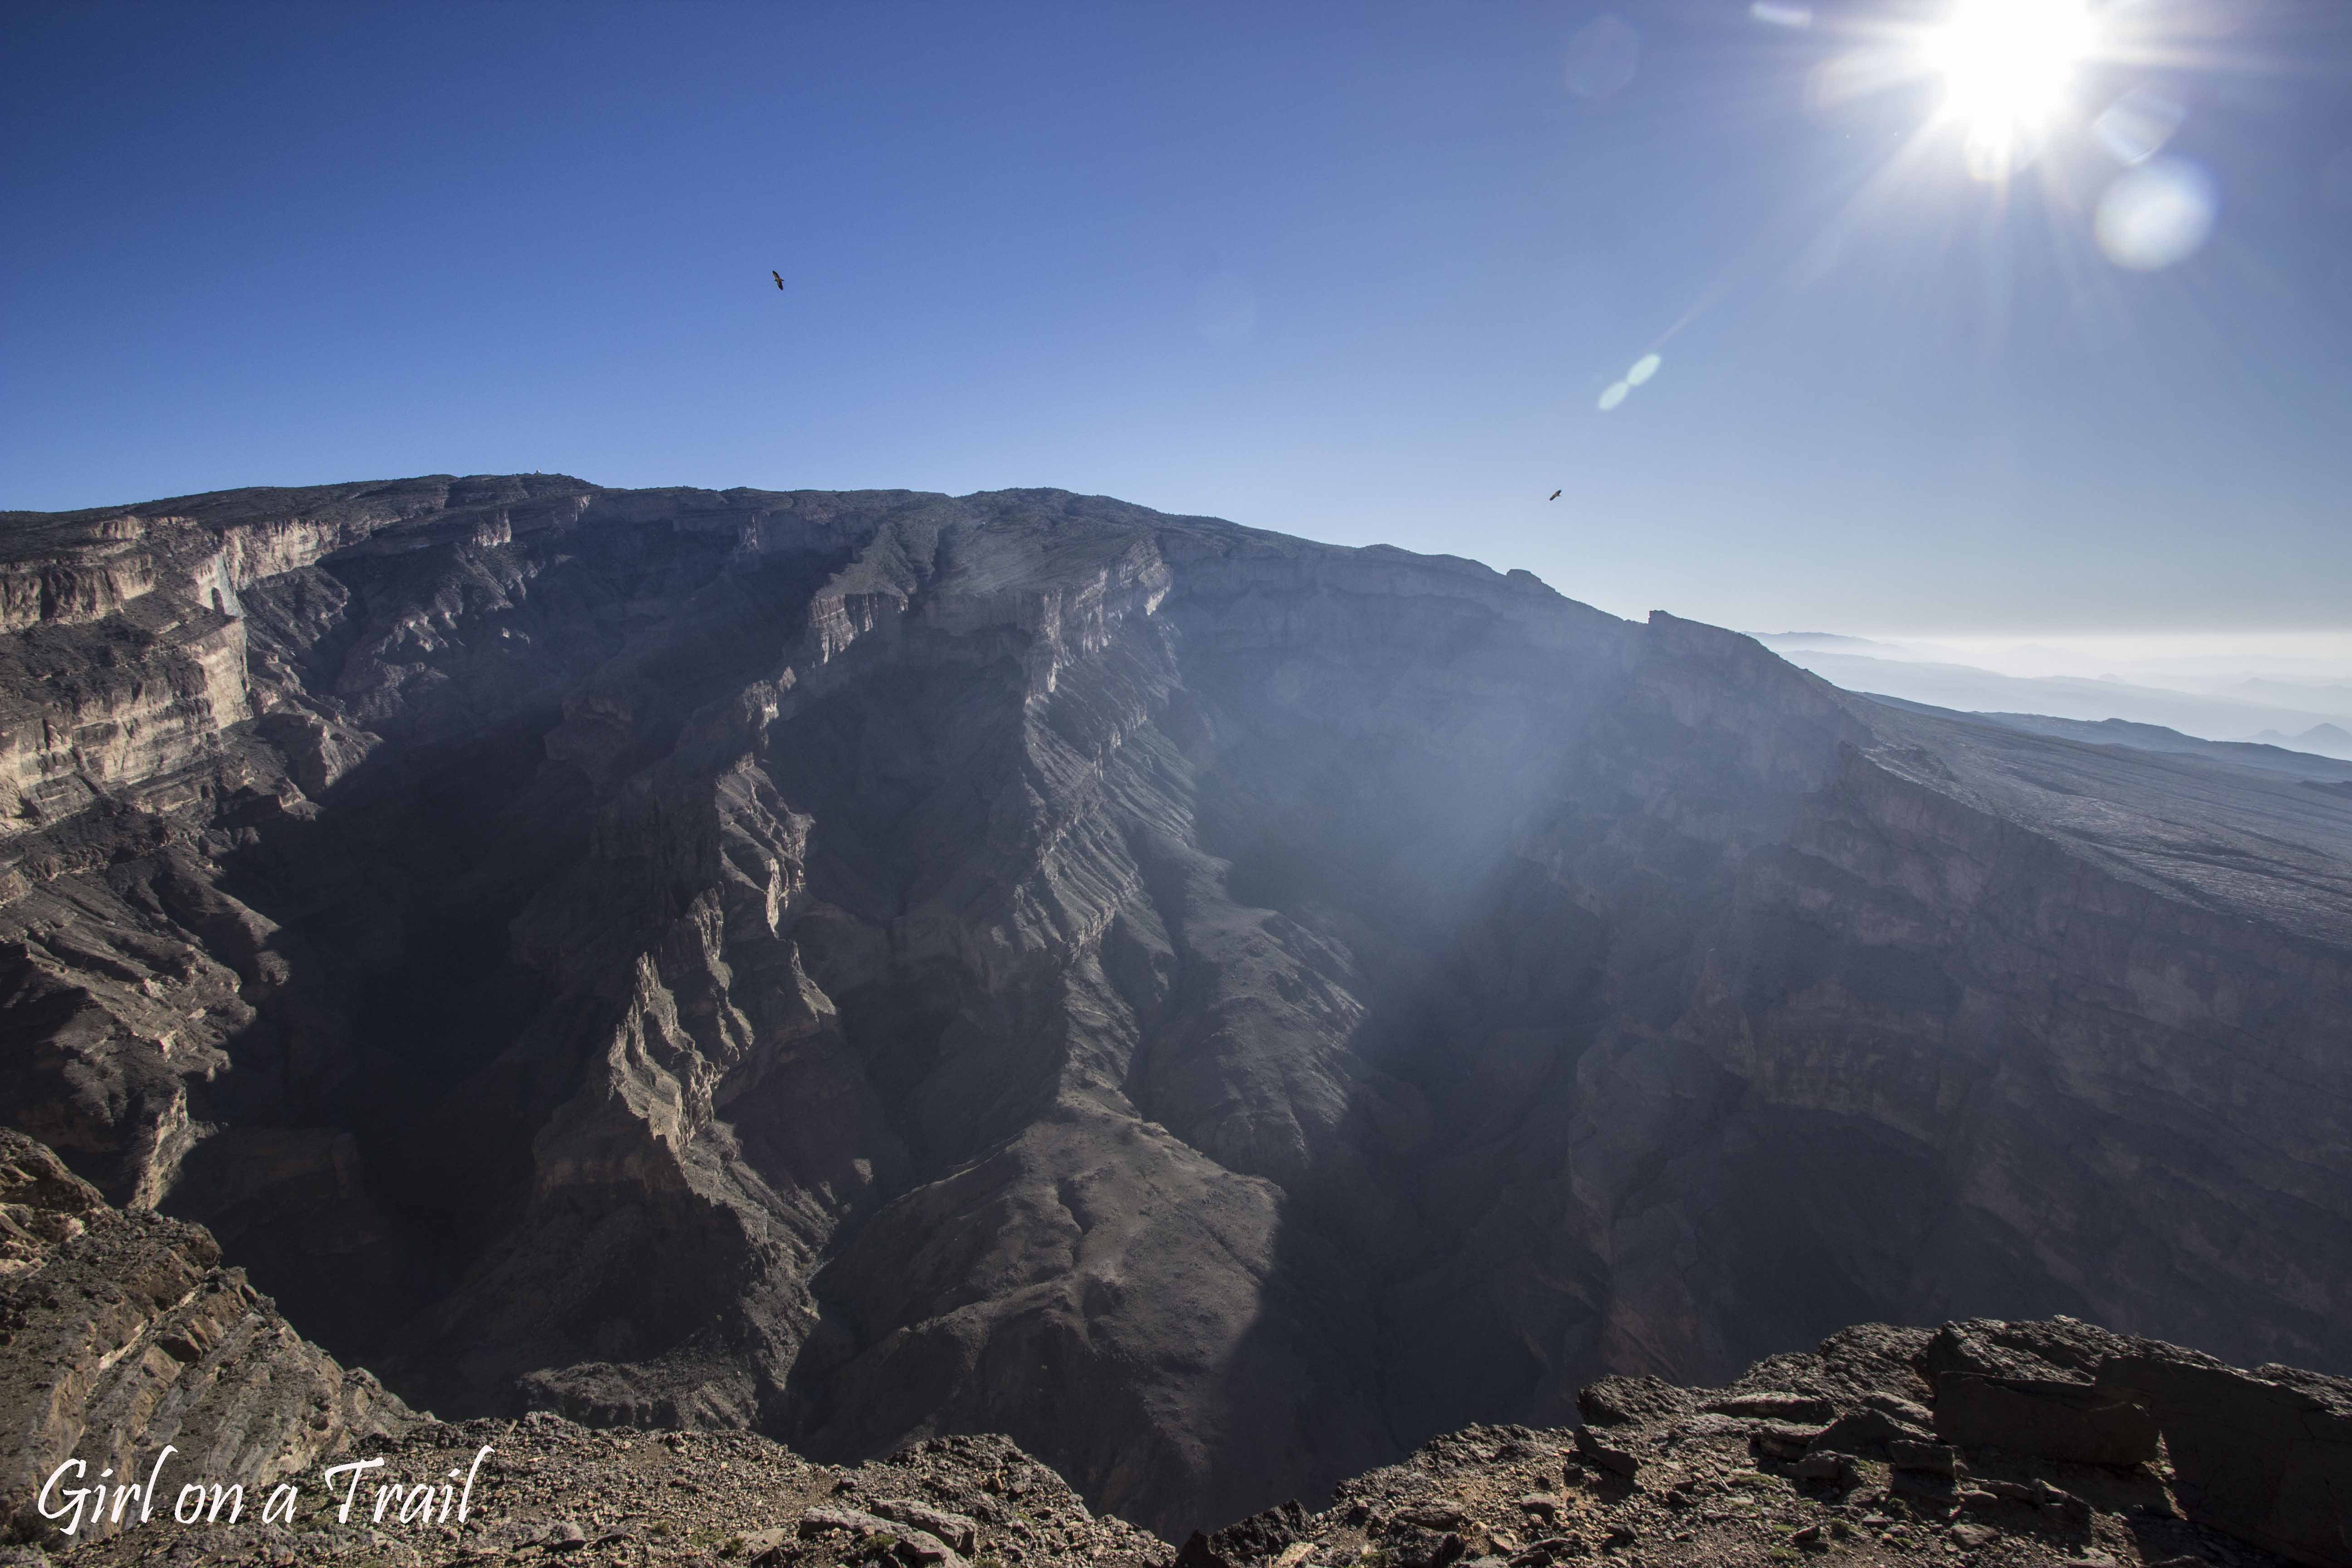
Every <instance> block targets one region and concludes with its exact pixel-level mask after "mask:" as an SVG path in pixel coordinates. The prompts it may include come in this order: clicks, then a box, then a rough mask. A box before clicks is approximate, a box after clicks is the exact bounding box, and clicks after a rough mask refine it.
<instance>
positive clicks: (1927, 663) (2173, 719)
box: [1758, 632, 2352, 757]
mask: <svg viewBox="0 0 2352 1568" xmlns="http://www.w3.org/2000/svg"><path fill="white" fill-rule="evenodd" d="M1758 640H1759V641H1760V642H1762V643H1763V644H1764V645H1765V646H1766V647H1769V648H1770V649H1772V651H1773V652H1775V653H1777V654H1779V655H1780V657H1781V658H1785V659H1787V660H1789V662H1790V663H1791V664H1795V665H1798V666H1801V668H1806V669H1810V670H1811V671H1812V672H1813V673H1814V674H1816V675H1818V676H1820V677H1822V679H1824V680H1827V681H1829V682H1831V683H1832V685H1836V686H1842V687H1843V688H1845V689H1847V690H1849V691H1859V692H1864V693H1867V694H1869V695H1872V696H1878V697H1893V698H1898V699H1901V700H1905V701H1908V702H1917V703H1924V704H1927V706H1930V707H1935V708H1942V709H1950V710H1958V711H1961V712H1972V713H2000V714H2012V715H2013V714H2033V715H2039V716H2044V717H2048V718H2051V719H2060V720H2071V721H2083V722H2090V723H2101V722H2105V721H2109V720H2116V721H2123V722H2125V723H2128V724H2144V725H2155V726H2159V727H2162V728H2164V729H2167V730H2172V731H2179V732H2180V733H2182V734H2183V735H2187V736H2194V737H2198V738H2200V739H2204V740H2208V741H2218V742H2255V743H2259V744H2263V745H2272V746H2281V747H2287V748H2291V749H2294V750H2296V751H2304V752H2316V753H2319V754H2321V755H2326V756H2336V757H2352V729H2347V726H2352V688H2346V687H2342V686H2333V685H2326V684H2319V683H2303V682H2281V681H2274V680H2263V679H2248V680H2243V681H2236V682H2231V683H2230V684H2228V685H2227V686H2225V687H2223V688H2222V689H2220V690H2189V689H2180V688H2176V687H2167V686H2156V685H2147V684H2138V683H2135V682H2132V681H2126V680H2121V679H2092V678H2087V677H2083V676H2071V675H2053V676H2038V677H2037V676H2017V675H2005V674H2002V673H2000V672H1999V671H1997V670H1990V669H1984V668H1978V667H1976V666H1973V665H1967V664H1957V663H1948V662H1942V661H1938V660H1935V659H1931V658H1918V657H1916V656H1913V655H1912V654H1910V652H1909V650H1906V648H1904V647H1902V646H1900V645H1897V644H1893V643H1885V642H1874V641H1871V640H1869V639H1867V638H1863V637H1842V636H1839V635H1836V634H1833V633H1826V632H1789V633H1780V634H1777V635H1773V636H1768V637H1760V638H1759V639H1758ZM2338 693H2341V694H2342V695H2343V699H2344V700H2343V705H2342V706H2341V707H2336V706H2332V705H2331V706H2328V707H2325V708H2316V707H2304V706H2294V705H2290V704H2291V702H2313V701H2317V702H2326V703H2331V704H2332V702H2333V700H2334V698H2335V696H2336V694H2338ZM2116 743H2129V742H2116Z"/></svg>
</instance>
